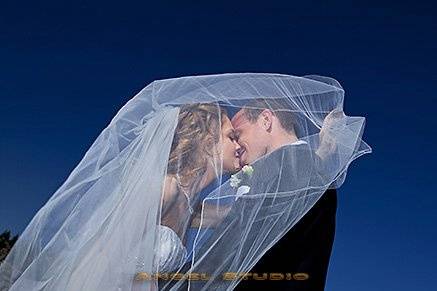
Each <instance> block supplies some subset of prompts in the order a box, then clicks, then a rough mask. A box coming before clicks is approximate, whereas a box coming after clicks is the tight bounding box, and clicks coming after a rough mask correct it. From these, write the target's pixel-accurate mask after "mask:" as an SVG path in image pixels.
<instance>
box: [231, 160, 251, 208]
mask: <svg viewBox="0 0 437 291" xmlns="http://www.w3.org/2000/svg"><path fill="white" fill-rule="evenodd" d="M253 171H254V170H253V167H252V166H250V165H245V166H244V167H243V168H242V169H241V172H242V173H243V174H244V175H246V176H248V177H249V178H250V177H252V175H253ZM241 181H242V179H240V178H238V177H237V174H234V175H231V178H230V185H231V187H232V188H234V189H237V188H238V189H237V193H235V200H237V199H238V198H239V197H240V196H242V195H244V194H246V193H248V192H249V191H250V187H249V186H247V185H243V186H240V183H241Z"/></svg>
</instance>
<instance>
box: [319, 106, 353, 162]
mask: <svg viewBox="0 0 437 291" xmlns="http://www.w3.org/2000/svg"><path fill="white" fill-rule="evenodd" d="M344 117H345V115H344V112H343V111H342V110H338V109H334V110H333V111H331V112H330V113H329V114H328V115H326V117H325V119H324V120H323V125H322V128H321V129H320V133H319V140H320V145H319V148H318V149H317V151H316V154H317V155H318V156H319V157H320V158H322V159H325V158H326V157H327V156H329V155H330V154H332V153H334V152H335V150H336V149H337V143H336V140H335V138H334V131H336V130H340V129H341V128H343V127H344V126H345V122H346V119H345V118H344Z"/></svg>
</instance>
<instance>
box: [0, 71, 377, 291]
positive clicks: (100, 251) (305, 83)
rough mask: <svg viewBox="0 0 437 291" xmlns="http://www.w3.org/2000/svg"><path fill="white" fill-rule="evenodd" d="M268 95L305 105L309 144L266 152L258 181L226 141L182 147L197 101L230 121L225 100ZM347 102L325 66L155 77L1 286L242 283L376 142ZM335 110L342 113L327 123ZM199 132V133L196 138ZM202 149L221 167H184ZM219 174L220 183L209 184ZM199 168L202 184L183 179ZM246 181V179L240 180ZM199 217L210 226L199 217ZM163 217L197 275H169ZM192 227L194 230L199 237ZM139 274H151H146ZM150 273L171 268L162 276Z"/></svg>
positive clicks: (20, 247) (302, 136)
mask: <svg viewBox="0 0 437 291" xmlns="http://www.w3.org/2000/svg"><path fill="white" fill-rule="evenodd" d="M258 99H261V100H280V102H281V104H283V105H284V106H283V108H282V110H285V111H288V112H293V114H294V116H295V120H294V122H295V127H296V132H297V134H298V137H299V140H301V141H303V142H305V143H306V144H307V146H306V147H305V148H304V149H302V148H300V149H299V150H296V151H295V152H293V151H291V152H287V153H289V156H284V155H282V156H281V157H279V158H278V160H275V161H273V162H266V163H262V162H263V161H262V160H261V161H260V163H259V164H260V165H263V166H261V167H258V168H257V167H256V166H255V165H254V167H253V169H251V171H253V173H252V172H251V173H249V174H250V176H251V179H252V180H253V181H252V182H251V181H250V180H247V179H246V180H244V177H245V175H247V172H244V171H242V170H240V171H239V172H237V173H236V174H235V175H234V176H233V177H232V178H231V179H228V178H229V174H226V173H224V169H223V157H222V156H221V151H220V146H218V145H217V144H219V143H217V142H215V143H214V142H210V143H209V144H208V146H205V147H204V148H203V149H202V148H200V149H198V150H203V151H202V152H203V153H204V154H203V155H204V156H197V157H196V152H194V150H193V151H192V152H191V158H187V155H186V154H187V153H186V152H184V151H182V150H181V151H180V153H179V154H174V155H173V156H172V153H173V151H175V147H177V145H178V143H182V141H179V140H175V137H176V135H175V134H176V133H177V131H178V130H179V129H178V125H179V124H180V122H181V120H182V118H183V116H182V115H183V112H186V111H183V110H188V111H190V110H191V109H190V107H189V106H190V105H196V104H209V105H211V106H210V107H208V108H210V109H209V110H213V111H214V110H216V112H215V113H214V112H210V113H211V114H210V115H208V116H215V117H218V118H219V119H220V118H223V115H222V110H223V109H224V110H226V112H227V114H228V115H229V116H231V115H232V114H233V113H234V112H236V111H238V110H239V109H240V108H243V107H244V106H246V104H248V103H250V101H252V100H258ZM343 101H344V90H343V89H342V87H341V86H340V84H339V83H338V82H337V81H336V80H334V79H331V78H327V77H321V76H304V77H296V76H290V75H282V74H263V73H235V74H221V75H206V76H193V77H182V78H174V79H166V80H158V81H154V82H152V83H151V84H149V85H148V86H146V87H145V88H144V89H143V90H141V91H140V92H139V93H138V94H137V95H136V96H134V97H133V98H132V99H131V100H130V101H129V102H127V103H126V104H125V105H124V106H123V107H122V108H121V109H120V111H119V112H118V113H117V114H116V116H115V117H114V118H113V119H112V120H111V122H110V123H109V125H108V126H107V127H106V128H105V129H104V130H103V131H102V132H101V133H100V135H99V136H98V137H97V139H96V140H95V141H94V143H93V144H92V146H91V147H90V148H89V150H88V151H87V152H86V153H85V156H84V157H83V159H82V160H81V161H80V163H79V164H78V165H77V166H76V168H75V169H74V170H73V171H72V172H71V174H70V175H69V177H68V178H67V180H66V181H65V182H64V183H63V184H62V186H61V187H60V188H59V189H58V190H57V191H56V192H55V193H54V194H53V196H52V197H51V198H50V199H49V200H48V201H47V202H46V204H45V205H44V206H43V207H42V208H41V209H40V210H39V211H38V213H37V214H36V215H35V217H34V218H33V219H32V221H31V222H30V224H29V225H28V227H27V228H26V229H25V231H24V232H23V234H22V235H21V236H20V238H19V240H18V241H17V242H16V244H15V246H14V247H13V249H12V251H11V253H10V254H9V255H8V257H7V258H6V260H5V261H4V262H3V263H2V264H1V266H0V290H157V289H158V288H159V289H160V290H209V289H211V290H213V289H217V290H228V289H232V288H234V287H235V286H236V285H237V284H238V282H239V280H241V277H238V276H237V277H235V276H234V277H232V278H229V277H226V276H228V275H229V273H232V274H235V273H244V272H248V271H249V270H250V269H251V267H252V266H253V265H254V264H255V263H256V262H257V261H258V260H259V259H260V258H261V256H262V255H263V254H264V253H265V252H266V251H267V250H268V249H269V248H270V247H271V246H272V245H273V244H274V243H275V242H277V241H278V240H279V239H280V238H281V237H282V236H283V235H284V234H285V233H286V232H287V231H288V230H289V229H291V228H292V227H293V226H294V225H295V224H296V222H298V221H299V219H300V218H301V217H302V216H303V215H304V214H305V213H306V212H307V211H308V210H309V209H311V207H312V206H313V205H314V204H315V203H316V202H317V200H318V199H319V198H320V197H321V195H322V194H323V193H324V192H325V191H326V190H327V189H328V188H338V187H340V186H341V184H342V183H343V182H344V180H345V178H346V172H347V169H348V167H349V165H350V163H351V162H352V161H354V160H355V159H357V158H358V157H359V156H361V155H363V154H365V153H369V152H370V151H371V149H370V147H369V146H368V145H367V144H366V143H365V142H364V141H363V140H362V135H363V129H364V123H365V119H364V118H363V117H350V116H347V115H345V114H344V113H343ZM211 108H212V109H211ZM332 112H335V118H334V119H332V120H331V122H330V123H329V124H328V126H326V123H327V121H326V118H327V116H328V115H329V114H330V113H332ZM194 122H195V121H194ZM207 124H208V126H207V128H205V126H204V125H200V124H197V126H198V127H199V128H200V130H203V131H204V132H207V133H209V134H210V135H214V134H216V136H217V137H218V138H219V139H222V138H223V137H222V136H220V135H217V133H218V132H220V130H221V125H222V123H221V122H218V123H217V122H215V123H214V120H211V121H209V123H207ZM324 124H325V127H324ZM195 127H196V124H195V123H194V124H192V126H191V127H190V128H192V130H193V131H194V130H197V129H195ZM322 129H323V130H322ZM321 130H322V131H321ZM187 134H188V136H189V134H191V132H188V133H187ZM322 135H323V136H322ZM196 138H199V134H197V133H195V132H194V133H192V137H191V139H192V140H191V141H193V140H195V139H196ZM189 141H190V138H188V140H187V142H189ZM323 142H327V143H331V144H332V145H334V146H333V147H332V150H331V151H330V152H329V154H328V155H327V157H326V158H325V159H323V161H320V159H315V155H316V152H317V150H318V149H320V147H321V143H323ZM200 152H201V151H199V153H200ZM205 157H206V158H205ZM197 158H199V159H203V160H205V161H206V162H207V163H208V164H209V165H211V167H210V169H212V171H211V170H209V171H206V170H205V169H204V168H198V169H197V168H196V169H191V170H192V171H191V172H190V171H187V172H184V173H182V169H184V165H185V164H188V163H193V160H192V159H196V160H197ZM270 158H271V159H274V158H275V157H270ZM190 159H191V160H190ZM266 161H267V160H266ZM285 163H286V164H285ZM283 167H284V168H285V167H288V170H287V172H284V173H286V174H287V176H286V178H287V179H289V180H290V181H292V183H288V186H287V187H286V188H281V189H280V188H277V189H276V190H275V191H270V190H269V191H267V190H259V191H249V190H248V189H249V188H252V189H255V187H257V186H255V184H259V187H258V189H267V188H266V187H264V186H265V185H266V183H268V182H269V181H270V178H269V176H268V175H276V176H277V175H279V173H280V172H281V169H282V168H283ZM290 169H291V170H290ZM284 171H285V170H284ZM170 172H171V173H170ZM206 172H208V173H206ZM170 174H171V176H172V177H176V180H175V181H176V187H178V186H180V188H181V189H182V190H183V191H176V192H173V193H177V197H176V198H175V199H176V200H174V201H176V202H174V203H168V201H166V197H164V196H165V189H164V188H165V187H167V186H168V187H171V185H170V186H169V184H166V181H168V177H169V176H170ZM207 174H208V175H209V177H208V179H209V180H208V181H210V182H211V183H210V184H209V188H207V189H208V190H205V189H200V188H199V187H198V184H199V183H201V182H200V181H203V180H205V179H204V178H205V177H204V176H205V175H207ZM252 174H253V175H252ZM282 174H283V173H282ZM193 175H194V176H193ZM187 177H195V178H193V179H192V180H191V181H196V182H197V184H196V183H188V184H189V185H188V186H187V187H183V184H184V183H183V180H184V178H187ZM238 177H240V179H239V178H238ZM233 179H234V180H233ZM235 179H237V181H238V182H241V183H240V184H239V185H235ZM251 183H252V184H251ZM166 185H167V186H166ZM236 186H238V187H236ZM241 186H247V187H246V188H244V187H241ZM263 187H264V188H263ZM202 190H203V191H202ZM205 191H206V192H205ZM201 192H203V193H204V194H200V193H201ZM266 201H268V203H266ZM237 207H239V208H241V209H242V208H244V209H245V211H243V212H241V211H235V208H237ZM164 208H165V209H164ZM242 214H244V217H241V216H243V215H242ZM193 221H198V226H196V227H192V226H191V224H192V222H193ZM161 225H166V226H167V227H169V228H172V229H173V230H174V232H175V233H176V234H177V237H175V238H176V239H180V242H182V244H183V245H184V246H185V247H186V250H187V258H186V261H185V263H186V266H188V269H185V270H184V273H186V274H185V276H181V275H179V277H175V275H174V274H173V273H177V272H178V271H179V272H181V270H182V268H181V267H178V268H177V269H175V270H173V271H174V272H172V274H170V275H169V277H164V275H163V274H160V273H159V271H160V270H159V267H158V266H159V264H157V258H156V254H157V252H158V251H159V248H160V247H161V246H160V245H159V244H160V243H161V242H162V240H160V236H161V235H162V233H161V232H160V226H161ZM235 229H238V231H235ZM188 231H191V232H194V235H193V236H192V238H191V239H190V238H189V237H188V235H187V233H188ZM188 273H191V274H194V275H193V276H192V277H190V276H189V275H188ZM138 274H143V275H144V274H146V275H145V276H143V277H140V279H141V280H139V277H138ZM149 274H150V275H152V274H158V275H159V276H161V278H160V281H161V283H160V284H159V285H158V284H157V281H156V280H154V279H153V278H149V277H147V276H148V275H149ZM181 274H182V273H181ZM199 274H200V275H199ZM195 276H200V277H195Z"/></svg>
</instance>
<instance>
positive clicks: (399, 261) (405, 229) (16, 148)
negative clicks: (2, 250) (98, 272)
mask: <svg viewBox="0 0 437 291" xmlns="http://www.w3.org/2000/svg"><path fill="white" fill-rule="evenodd" d="M29 2H30V1H29ZM155 2H158V1H155ZM206 2H211V1H203V2H200V1H196V2H195V1H159V3H160V4H156V3H155V4H150V3H145V2H144V1H143V2H138V3H134V2H123V3H121V2H119V3H111V2H108V1H105V2H101V3H97V2H95V3H91V2H90V1H74V2H72V3H71V4H68V3H60V1H57V2H50V1H45V2H44V3H45V4H44V5H41V4H35V3H18V2H15V4H11V3H12V1H6V2H5V3H3V4H2V9H1V11H0V130H1V134H0V147H1V150H0V162H1V171H0V185H1V187H0V198H1V201H2V203H1V204H0V231H1V230H3V229H11V230H12V231H13V232H14V233H19V232H21V231H23V230H24V228H25V226H26V225H27V223H28V222H29V221H30V219H31V218H32V217H33V215H34V214H35V213H36V211H37V210H38V209H39V208H40V207H41V206H42V205H43V204H44V202H45V201H46V200H47V199H48V198H49V197H50V196H51V195H52V194H53V193H54V191H55V190H56V189H57V188H58V187H59V186H60V185H61V183H62V182H63V181H64V180H65V179H66V178H67V176H68V174H69V173H70V172H71V171H72V169H73V168H74V167H75V166H76V165H77V163H78V162H79V161H80V160H81V158H82V157H83V155H84V154H85V151H86V150H87V149H88V148H89V146H90V145H91V143H92V142H93V141H94V139H95V138H96V137H97V136H98V134H99V133H100V131H101V130H102V129H103V128H104V127H106V126H107V124H108V123H109V121H110V119H111V118H112V117H113V116H114V114H115V113H116V112H117V111H118V110H119V109H120V108H121V106H123V104H124V103H126V101H128V100H129V99H130V98H131V97H132V96H133V95H135V93H137V92H138V91H139V90H140V89H141V88H143V87H144V86H145V85H147V84H148V83H150V82H151V81H153V80H155V79H162V78H169V77H178V76H183V75H199V74H212V73H225V72H276V73H285V74H292V75H305V74H320V75H325V76H331V77H334V78H335V79H337V80H338V81H340V83H341V84H342V85H343V87H344V89H345V91H346V97H345V98H346V99H345V112H346V114H347V115H352V116H354V115H355V116H365V117H366V118H367V125H366V130H365V135H364V139H365V140H366V141H367V142H368V143H369V144H370V145H371V146H372V148H373V151H374V152H373V153H372V154H371V155H366V156H364V157H362V158H360V159H359V160H357V161H356V162H355V163H353V164H352V165H351V167H350V170H349V174H348V179H347V181H346V182H345V184H344V185H343V186H342V187H341V188H340V190H339V208H338V215H337V233H336V238H335V243H334V250H333V254H332V259H331V264H330V268H329V274H328V281H327V290H335V291H342V290H344V291H349V290H357V291H359V290H366V291H367V290H432V289H435V285H436V284H437V279H436V278H437V276H435V274H434V271H435V270H436V267H437V264H436V263H437V262H436V259H437V251H436V249H435V247H434V246H435V240H436V239H437V231H436V227H435V225H434V224H435V223H436V222H437V219H436V218H437V211H435V208H436V205H437V198H436V194H437V191H436V190H435V189H436V187H437V181H436V170H435V165H436V162H437V161H436V154H435V149H436V146H435V145H434V143H435V141H436V133H435V128H436V125H437V124H436V119H435V108H434V106H435V105H436V101H437V96H436V93H435V92H436V91H437V85H436V84H437V82H436V81H437V76H436V71H435V68H436V67H437V53H436V52H437V39H436V37H435V31H437V23H436V20H435V19H436V18H437V7H436V6H435V5H433V4H432V3H431V2H421V1H404V2H400V1H392V2H391V1H378V2H376V1H375V2H373V3H372V1H370V2H369V1H366V2H365V3H364V2H361V3H359V2H354V3H351V1H344V2H341V1H329V2H328V1H319V2H311V3H302V2H304V1H299V2H297V1H262V2H261V1H247V2H245V1H234V2H226V1H221V2H220V3H216V4H213V3H206Z"/></svg>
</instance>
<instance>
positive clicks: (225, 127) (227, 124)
mask: <svg viewBox="0 0 437 291" xmlns="http://www.w3.org/2000/svg"><path fill="white" fill-rule="evenodd" d="M221 134H222V136H221V146H220V149H221V151H222V153H221V156H222V159H223V171H225V172H236V171H238V170H239V168H240V160H239V158H238V155H237V152H238V151H239V149H240V145H239V144H238V143H237V141H236V139H235V131H234V127H233V126H232V123H231V121H230V120H229V118H228V117H227V116H224V117H223V120H222V130H221Z"/></svg>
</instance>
